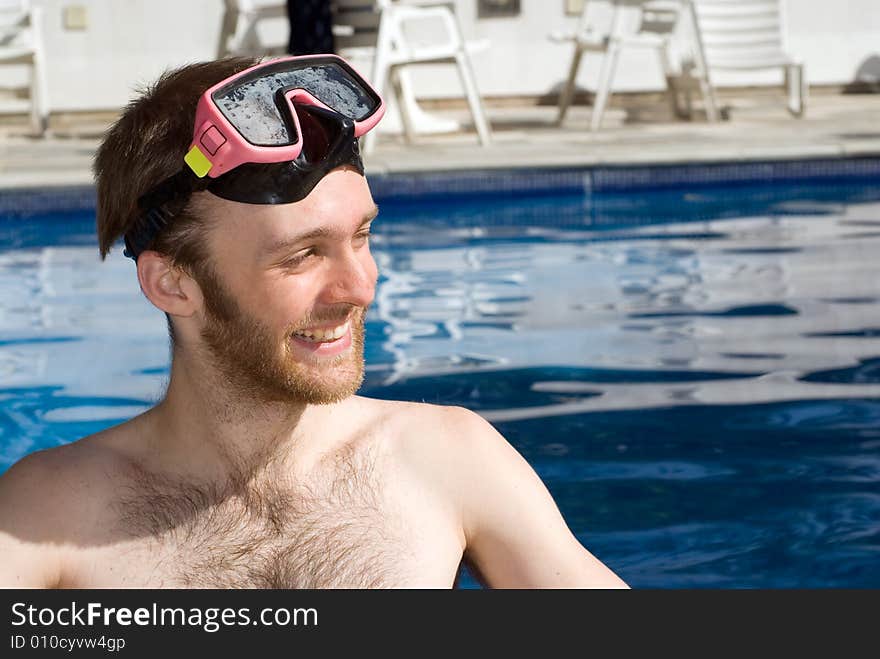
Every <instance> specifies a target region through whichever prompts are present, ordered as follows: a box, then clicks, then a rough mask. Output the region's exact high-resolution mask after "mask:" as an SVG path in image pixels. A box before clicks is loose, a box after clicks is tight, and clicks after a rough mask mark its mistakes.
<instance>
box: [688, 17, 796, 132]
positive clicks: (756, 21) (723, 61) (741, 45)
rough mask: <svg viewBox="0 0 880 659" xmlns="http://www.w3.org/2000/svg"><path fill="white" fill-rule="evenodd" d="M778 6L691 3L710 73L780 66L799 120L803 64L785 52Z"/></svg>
mask: <svg viewBox="0 0 880 659" xmlns="http://www.w3.org/2000/svg"><path fill="white" fill-rule="evenodd" d="M783 4H784V3H782V2H780V0H695V6H696V13H697V20H698V22H699V27H700V34H701V35H702V38H703V44H704V48H705V52H706V60H707V61H708V64H709V72H710V74H715V73H716V72H719V71H753V70H762V69H779V68H781V69H782V70H783V74H784V86H785V89H786V92H787V96H788V111H789V112H791V114H793V115H794V116H796V117H800V116H802V115H803V113H804V109H805V107H806V103H807V96H808V93H809V87H808V85H807V82H806V78H805V76H804V66H803V63H801V62H799V61H797V60H795V59H794V58H792V57H791V55H789V53H788V52H787V49H786V45H785V10H784V8H783Z"/></svg>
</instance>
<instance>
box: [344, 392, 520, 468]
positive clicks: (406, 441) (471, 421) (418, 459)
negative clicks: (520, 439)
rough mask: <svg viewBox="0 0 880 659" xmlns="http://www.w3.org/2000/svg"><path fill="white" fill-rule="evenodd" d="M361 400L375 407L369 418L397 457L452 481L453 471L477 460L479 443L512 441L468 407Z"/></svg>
mask: <svg viewBox="0 0 880 659" xmlns="http://www.w3.org/2000/svg"><path fill="white" fill-rule="evenodd" d="M358 402H359V404H360V405H362V406H364V408H365V409H369V410H371V411H370V413H369V414H368V415H367V416H368V417H369V418H372V419H373V424H374V426H376V427H377V429H379V431H380V432H381V435H382V436H383V441H387V442H389V444H390V448H391V450H392V451H393V453H394V454H395V455H396V456H398V457H399V458H400V459H401V460H402V461H403V462H404V463H406V464H408V465H410V466H411V467H413V468H415V469H417V470H418V471H419V472H420V473H421V474H422V475H425V476H430V477H436V478H439V479H442V480H443V481H444V482H445V483H447V484H449V485H452V484H453V483H452V481H451V480H450V478H449V474H450V473H451V474H453V475H462V474H464V473H465V472H467V471H468V470H469V469H468V466H469V465H468V464H465V462H467V463H470V464H473V460H474V458H475V457H476V456H477V455H478V454H479V453H481V451H480V450H479V448H478V447H480V446H481V445H482V446H485V445H486V444H487V443H488V444H497V443H503V444H506V443H507V442H506V440H505V439H504V438H503V437H501V435H499V434H498V433H497V432H496V431H495V429H494V428H493V427H492V426H491V424H490V423H489V422H488V421H486V420H485V419H483V417H481V416H480V415H479V414H477V413H475V412H473V411H471V410H469V409H467V408H464V407H459V406H453V405H433V404H430V403H416V402H408V401H389V400H377V399H370V398H362V397H358Z"/></svg>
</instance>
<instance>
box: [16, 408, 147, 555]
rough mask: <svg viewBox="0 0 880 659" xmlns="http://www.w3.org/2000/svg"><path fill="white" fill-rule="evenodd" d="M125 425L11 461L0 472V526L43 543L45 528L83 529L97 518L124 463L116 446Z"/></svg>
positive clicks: (124, 429) (125, 429) (51, 531)
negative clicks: (0, 472) (115, 475)
mask: <svg viewBox="0 0 880 659" xmlns="http://www.w3.org/2000/svg"><path fill="white" fill-rule="evenodd" d="M126 426H127V424H123V425H122V426H117V427H114V428H111V429H108V430H105V431H102V432H100V433H96V434H94V435H90V436H88V437H84V438H82V439H79V440H77V441H74V442H70V443H68V444H63V445H61V446H56V447H52V448H48V449H43V450H39V451H34V452H33V453H30V454H28V455H26V456H25V457H23V458H22V459H20V460H19V461H18V462H16V463H15V464H14V465H12V466H11V467H10V468H9V469H8V470H7V471H6V472H5V473H4V474H3V475H2V476H0V525H2V526H0V530H2V531H6V532H9V531H10V530H11V529H13V528H14V529H16V530H17V531H18V532H24V533H28V534H30V535H32V536H34V537H33V538H31V539H32V540H35V541H41V540H44V539H48V538H40V537H39V536H40V535H41V534H43V531H45V532H48V533H52V534H55V533H57V532H59V531H67V530H71V528H72V527H76V528H79V529H82V528H83V524H82V522H83V520H88V519H92V520H96V519H97V518H98V513H99V512H100V511H101V510H103V509H104V508H105V501H106V499H105V495H106V494H107V491H106V490H107V488H108V487H109V486H110V483H111V482H112V481H113V476H114V474H115V473H118V471H119V467H120V465H121V464H122V463H123V462H124V460H123V457H122V455H121V454H120V452H119V451H116V450H114V449H113V448H112V447H113V444H114V442H119V441H120V440H121V439H122V438H124V437H125V436H126V435H127V434H128V433H129V432H130V430H129V428H127V427H126ZM41 529H42V530H43V531H41Z"/></svg>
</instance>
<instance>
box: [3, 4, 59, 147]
mask: <svg viewBox="0 0 880 659" xmlns="http://www.w3.org/2000/svg"><path fill="white" fill-rule="evenodd" d="M41 20H42V10H41V9H39V8H37V7H32V6H31V3H30V2H29V0H0V64H3V65H12V66H16V67H21V66H22V65H24V66H28V67H29V68H30V71H29V77H28V83H27V84H26V85H21V84H18V83H17V82H13V83H11V84H10V83H7V82H6V81H5V80H0V88H3V89H7V90H9V91H20V90H23V89H26V90H27V91H28V101H29V105H30V120H31V128H32V129H33V132H34V134H35V135H38V136H42V135H44V134H45V132H46V127H47V125H48V123H49V103H48V99H49V93H48V89H47V86H46V70H45V64H44V54H43V53H44V51H43V39H42V23H41ZM13 80H15V79H13Z"/></svg>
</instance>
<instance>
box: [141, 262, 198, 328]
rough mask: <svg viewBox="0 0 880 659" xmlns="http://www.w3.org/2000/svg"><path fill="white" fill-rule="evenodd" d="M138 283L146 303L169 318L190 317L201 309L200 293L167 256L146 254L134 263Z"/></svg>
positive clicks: (188, 277)
mask: <svg viewBox="0 0 880 659" xmlns="http://www.w3.org/2000/svg"><path fill="white" fill-rule="evenodd" d="M137 274H138V281H139V282H140V285H141V290H142V291H143V292H144V295H146V296H147V299H148V300H149V301H150V302H152V303H153V304H154V305H155V306H156V307H158V308H159V309H161V310H162V311H164V312H165V313H168V314H171V315H172V316H182V317H189V316H192V315H193V314H194V313H195V312H196V311H198V310H199V309H200V308H201V307H202V291H201V289H200V288H199V285H198V284H197V283H196V281H195V280H194V279H193V278H192V277H191V276H189V275H188V274H187V273H186V272H185V271H184V270H182V269H181V268H179V267H175V266H173V265H172V264H171V260H170V259H169V258H168V257H167V256H163V255H162V254H159V253H158V252H154V251H150V250H147V251H145V252H141V254H140V255H139V256H138V259H137Z"/></svg>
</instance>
